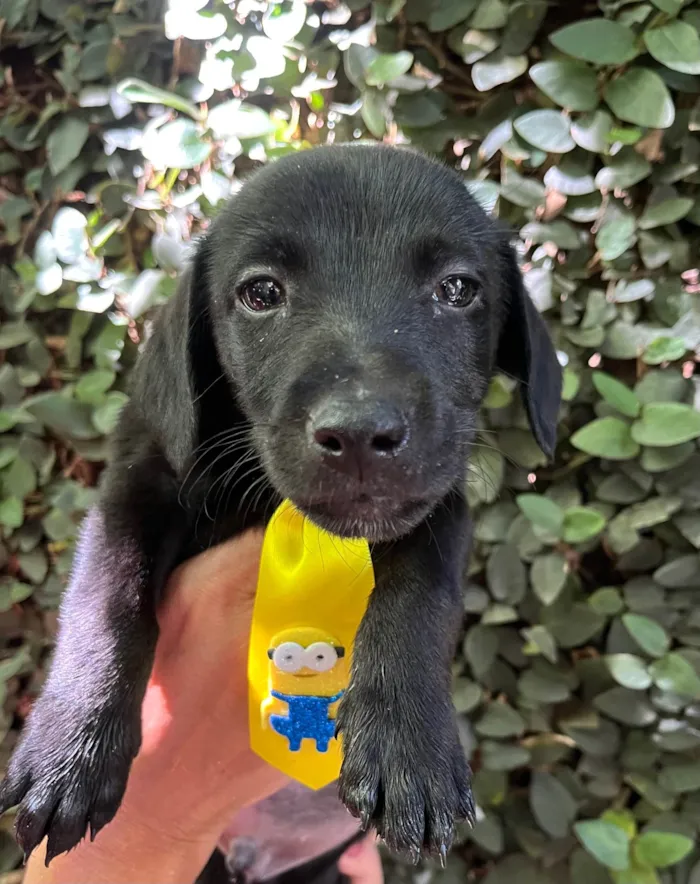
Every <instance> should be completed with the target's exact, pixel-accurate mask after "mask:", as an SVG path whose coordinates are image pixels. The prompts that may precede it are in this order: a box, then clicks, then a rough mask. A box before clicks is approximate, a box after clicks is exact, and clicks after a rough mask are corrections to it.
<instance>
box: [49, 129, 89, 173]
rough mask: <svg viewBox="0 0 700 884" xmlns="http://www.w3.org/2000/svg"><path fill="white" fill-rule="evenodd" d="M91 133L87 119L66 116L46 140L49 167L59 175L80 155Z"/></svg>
mask: <svg viewBox="0 0 700 884" xmlns="http://www.w3.org/2000/svg"><path fill="white" fill-rule="evenodd" d="M89 134H90V127H89V126H88V124H87V123H86V122H85V120H79V119H78V118H77V117H66V119H65V120H63V121H62V122H61V123H59V125H58V126H57V127H56V128H55V129H54V131H53V132H52V133H51V134H50V135H49V137H48V138H47V140H46V154H47V157H48V162H49V169H50V170H51V173H52V174H53V175H58V174H59V173H60V172H63V170H64V169H67V168H68V166H70V164H71V163H72V162H73V160H75V159H77V158H78V157H79V156H80V152H81V151H82V149H83V147H84V146H85V142H86V141H87V140H88V136H89Z"/></svg>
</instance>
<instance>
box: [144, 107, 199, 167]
mask: <svg viewBox="0 0 700 884" xmlns="http://www.w3.org/2000/svg"><path fill="white" fill-rule="evenodd" d="M141 151H142V153H143V155H144V156H145V157H146V159H147V160H149V161H150V162H151V163H153V165H154V166H155V168H156V169H168V168H170V169H192V168H194V167H195V166H199V165H200V164H201V163H203V162H204V161H205V160H206V159H207V158H208V156H209V154H210V153H211V144H210V143H209V142H208V141H205V140H204V139H203V138H202V135H201V133H200V131H199V129H198V128H197V125H196V123H194V122H193V121H192V120H185V119H179V120H174V121H173V122H172V123H166V124H165V125H164V126H162V127H161V128H160V129H154V130H152V131H150V132H147V133H146V135H144V138H143V144H142V146H141Z"/></svg>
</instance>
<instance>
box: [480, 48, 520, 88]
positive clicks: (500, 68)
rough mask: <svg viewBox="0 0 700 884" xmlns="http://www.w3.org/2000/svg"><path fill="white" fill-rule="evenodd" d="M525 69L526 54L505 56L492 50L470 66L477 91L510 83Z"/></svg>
mask: <svg viewBox="0 0 700 884" xmlns="http://www.w3.org/2000/svg"><path fill="white" fill-rule="evenodd" d="M526 70H527V56H526V55H513V56H507V55H502V54H501V53H500V52H494V53H493V54H492V55H489V56H488V58H485V59H483V60H482V61H477V62H476V64H475V65H474V66H473V67H472V81H473V82H474V85H475V86H476V88H477V89H478V90H479V92H488V91H489V90H490V89H494V88H495V87H496V86H500V85H501V84H502V83H510V82H511V80H515V79H516V77H519V76H521V75H522V74H524V73H525V71H526Z"/></svg>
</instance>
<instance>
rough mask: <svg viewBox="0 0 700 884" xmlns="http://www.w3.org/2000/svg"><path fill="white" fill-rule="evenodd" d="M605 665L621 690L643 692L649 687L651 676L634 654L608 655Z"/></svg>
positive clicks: (642, 661)
mask: <svg viewBox="0 0 700 884" xmlns="http://www.w3.org/2000/svg"><path fill="white" fill-rule="evenodd" d="M605 663H606V665H607V667H608V669H609V670H610V674H611V675H612V677H613V678H614V679H615V681H616V682H617V683H618V684H621V685H622V687H623V688H629V689H630V690H632V691H645V690H646V689H647V688H648V687H650V686H651V683H652V679H651V676H650V675H649V672H648V670H647V666H646V663H645V662H644V660H642V658H641V657H636V656H635V655H634V654H608V656H607V657H606V658H605Z"/></svg>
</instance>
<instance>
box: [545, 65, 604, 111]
mask: <svg viewBox="0 0 700 884" xmlns="http://www.w3.org/2000/svg"><path fill="white" fill-rule="evenodd" d="M529 74H530V77H531V79H532V81H533V82H534V83H535V85H536V86H537V87H538V89H541V90H542V92H544V94H545V95H546V96H547V97H548V98H551V99H552V101H554V102H556V103H557V104H558V105H560V106H561V107H564V108H566V109H567V110H570V111H592V110H594V109H595V108H596V106H597V105H598V82H597V79H596V75H595V72H594V71H593V70H591V68H589V67H588V66H587V65H585V64H582V63H581V62H577V61H570V60H568V59H561V60H557V61H540V62H538V63H537V64H533V65H532V67H531V68H530V70H529Z"/></svg>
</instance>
